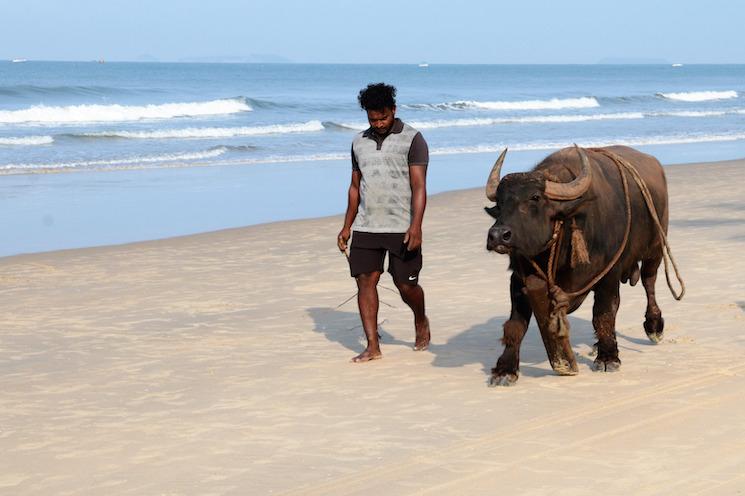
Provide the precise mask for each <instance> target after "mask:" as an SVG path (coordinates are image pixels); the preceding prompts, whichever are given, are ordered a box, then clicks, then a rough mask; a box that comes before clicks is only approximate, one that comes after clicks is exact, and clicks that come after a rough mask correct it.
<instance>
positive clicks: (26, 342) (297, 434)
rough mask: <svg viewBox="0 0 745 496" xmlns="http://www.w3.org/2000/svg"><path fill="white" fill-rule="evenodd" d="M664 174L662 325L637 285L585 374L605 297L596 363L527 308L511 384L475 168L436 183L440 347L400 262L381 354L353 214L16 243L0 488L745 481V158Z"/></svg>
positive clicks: (587, 490)
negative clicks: (616, 352)
mask: <svg viewBox="0 0 745 496" xmlns="http://www.w3.org/2000/svg"><path fill="white" fill-rule="evenodd" d="M666 173H667V177H668V182H669V190H670V211H671V215H670V217H671V221H670V242H671V245H672V252H673V255H674V256H675V258H676V260H677V262H678V264H679V266H680V269H681V273H682V276H683V278H684V280H685V282H686V286H687V294H686V297H685V298H684V300H683V301H682V302H676V301H674V300H673V298H672V297H671V295H670V292H669V291H668V290H667V287H666V284H665V281H664V275H663V274H662V272H661V273H660V277H659V278H658V282H657V294H658V298H659V302H660V306H661V308H662V312H663V316H664V318H665V320H666V329H665V338H664V340H663V342H662V343H660V344H659V345H653V344H651V343H650V342H649V341H648V340H647V338H646V336H645V334H644V331H643V329H642V321H643V318H644V305H645V297H644V291H643V289H642V287H641V285H638V286H636V287H629V286H623V287H622V293H621V308H620V311H619V314H618V322H617V332H618V341H619V349H620V358H621V360H622V361H623V366H622V368H621V371H620V372H618V373H614V374H604V373H593V372H592V371H591V370H590V364H591V363H592V360H593V358H592V357H591V356H590V352H591V348H592V344H593V343H594V341H595V340H594V337H593V332H592V324H591V309H592V305H591V301H589V299H588V301H587V302H585V304H584V305H583V306H582V307H581V308H580V309H579V310H578V311H577V312H575V313H574V314H572V315H571V316H570V323H571V327H572V329H571V332H572V337H571V340H572V344H573V348H574V351H575V353H576V354H577V358H578V361H579V365H580V373H579V375H577V376H575V377H559V376H556V375H554V373H553V372H552V370H551V368H550V365H549V364H548V361H547V359H546V354H545V351H544V349H543V345H542V342H541V339H540V336H539V334H538V331H537V329H536V327H535V324H534V323H531V327H530V329H529V331H528V334H527V336H526V339H525V341H524V343H523V347H522V355H521V358H522V364H521V377H520V379H519V381H518V384H517V385H516V386H515V387H513V388H488V387H487V378H488V373H489V370H490V368H491V367H492V366H493V365H494V363H495V361H496V359H497V357H498V355H499V354H500V353H501V350H502V346H501V344H499V341H498V340H499V338H500V337H501V333H502V330H501V327H502V323H503V321H504V320H505V318H506V316H507V314H508V313H509V309H510V302H509V295H508V272H507V258H506V257H503V256H499V255H496V254H494V253H488V252H487V251H486V250H485V237H486V231H487V229H488V227H489V226H490V224H491V220H490V218H489V217H488V216H487V215H486V214H485V213H484V212H483V209H482V207H483V206H484V205H486V204H487V200H486V198H485V197H484V195H483V191H482V190H481V189H476V190H465V191H457V192H450V193H444V194H440V195H436V196H433V197H431V198H430V200H429V204H428V209H427V214H426V218H425V227H424V235H425V239H424V259H425V268H424V271H423V272H422V276H421V282H422V286H423V287H424V289H425V291H426V295H427V305H428V314H429V317H430V320H431V325H432V345H431V347H430V350H429V351H427V352H423V353H414V352H412V350H411V346H412V344H413V338H414V333H413V321H412V317H411V315H410V312H409V310H408V308H406V307H405V305H404V304H403V303H402V302H401V301H400V300H399V298H398V295H397V294H395V293H394V292H392V291H390V289H391V288H393V287H394V286H393V284H392V281H391V280H390V276H388V275H384V276H383V278H382V280H381V283H382V285H383V286H384V288H381V289H380V295H381V298H382V301H383V304H382V305H381V310H380V321H381V322H382V324H381V334H382V337H383V344H382V351H383V355H384V359H383V360H379V361H376V362H372V363H367V364H351V363H349V359H350V358H351V357H352V356H354V355H356V354H357V353H359V352H360V351H361V350H362V349H363V348H364V345H363V339H362V336H363V334H362V330H361V327H360V323H359V317H358V314H357V309H356V303H355V301H354V300H352V301H349V302H347V303H346V304H344V305H341V306H340V307H339V305H340V304H341V303H342V302H344V301H345V300H347V299H348V298H349V297H350V296H352V295H353V294H354V293H355V291H356V287H355V284H354V281H353V280H352V279H351V278H350V277H349V275H348V268H347V263H346V261H345V259H344V257H343V256H342V255H341V254H340V253H339V252H338V250H337V249H336V247H335V237H336V234H337V232H338V230H339V228H340V227H341V216H335V217H328V218H321V219H313V220H302V221H292V222H283V223H275V224H267V225H261V226H254V227H247V228H240V229H231V230H225V231H219V232H213V233H206V234H200V235H194V236H188V237H182V238H173V239H167V240H161V241H151V242H144V243H137V244H130V245H122V246H112V247H103V248H89V249H80V250H70V251H60V252H50V253H42V254H34V255H23V256H14V257H6V258H2V259H0V323H1V327H0V494H8V495H27V494H32V495H49V494H54V495H68V494H70V495H73V494H74V495H78V494H117V495H118V494H132V495H149V494H163V495H181V494H184V495H186V494H189V495H190V494H194V495H213V494H214V495H217V494H235V495H243V494H247V495H259V494H297V495H334V494H339V495H341V494H344V495H349V494H387V495H397V494H437V495H451V494H500V493H501V494H507V495H516V494H528V495H533V494H552V495H554V496H558V495H573V496H576V495H584V494H588V495H589V494H593V495H594V494H598V493H600V494H622V493H630V494H635V495H659V494H687V495H692V494H706V495H714V494H716V495H732V494H741V493H745V414H744V413H743V409H745V264H744V263H743V262H742V260H741V256H742V254H743V252H745V197H744V196H743V194H742V185H743V184H745V160H736V161H728V162H717V163H706V164H694V165H679V166H678V165H676V166H668V167H666ZM340 194H343V192H342V193H340ZM6 235H7V233H6Z"/></svg>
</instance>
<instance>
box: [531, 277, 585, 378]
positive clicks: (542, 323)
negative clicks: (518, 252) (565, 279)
mask: <svg viewBox="0 0 745 496" xmlns="http://www.w3.org/2000/svg"><path fill="white" fill-rule="evenodd" d="M525 288H526V293H527V295H528V300H529V301H530V306H531V308H532V309H533V312H534V313H535V320H536V322H537V323H538V329H539V330H540V331H541V339H543V346H544V347H545V348H546V355H548V361H549V363H551V368H552V369H554V372H556V373H557V374H559V375H576V374H577V372H578V368H577V359H576V358H575V356H574V351H573V350H572V345H571V343H570V341H569V332H568V331H569V329H564V330H562V329H560V324H559V322H556V321H554V320H553V318H552V317H551V306H552V303H551V299H550V298H549V291H548V285H547V283H546V281H544V280H543V279H541V278H540V277H538V276H534V275H531V276H528V277H527V278H526V279H525Z"/></svg>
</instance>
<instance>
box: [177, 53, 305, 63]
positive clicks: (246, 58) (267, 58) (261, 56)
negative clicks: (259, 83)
mask: <svg viewBox="0 0 745 496" xmlns="http://www.w3.org/2000/svg"><path fill="white" fill-rule="evenodd" d="M178 61H179V62H196V63H221V64H231V63H232V64H252V63H253V64H255V63H264V64H266V63H270V64H289V63H291V62H292V60H290V59H288V58H286V57H282V56H281V55H275V54H273V53H252V54H249V55H212V56H206V57H185V58H181V59H179V60H178Z"/></svg>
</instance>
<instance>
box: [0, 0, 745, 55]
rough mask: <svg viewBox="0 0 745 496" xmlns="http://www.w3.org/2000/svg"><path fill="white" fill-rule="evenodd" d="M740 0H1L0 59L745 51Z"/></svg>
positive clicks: (744, 18) (744, 8)
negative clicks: (612, 0) (507, 0)
mask: <svg viewBox="0 0 745 496" xmlns="http://www.w3.org/2000/svg"><path fill="white" fill-rule="evenodd" d="M744 21H745V2H741V1H738V0H728V1H725V0H708V1H706V2H703V1H696V2H694V1H687V0H678V1H667V0H665V1H657V2H655V1H654V0H624V1H616V2H610V1H605V2H603V1H602V0H595V1H589V0H563V1H562V0H554V1H550V0H536V1H531V0H512V1H509V2H506V1H500V0H493V1H486V0H447V1H446V0H427V1H425V0H412V1H407V0H398V1H388V0H383V1H381V0H378V1H360V0H357V1H354V0H346V1H342V0H305V1H299V0H298V1H295V0H244V1H238V0H212V1H205V0H147V1H145V0H128V1H124V0H95V1H93V0H67V1H66V0H0V59H9V58H28V59H43V60H92V59H99V58H103V59H106V60H108V61H114V60H141V59H143V58H144V57H153V58H154V59H157V60H162V61H172V60H181V59H185V58H203V57H249V56H252V55H253V54H270V55H273V56H277V57H281V58H284V59H287V60H289V61H292V62H332V63H334V62H355V63H417V62H423V61H427V62H430V63H595V62H598V61H601V60H603V59H606V58H616V59H657V60H664V61H667V62H683V63H745V28H743V27H742V24H743V22H744Z"/></svg>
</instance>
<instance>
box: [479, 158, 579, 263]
mask: <svg viewBox="0 0 745 496" xmlns="http://www.w3.org/2000/svg"><path fill="white" fill-rule="evenodd" d="M575 148H576V150H577V153H578V154H579V158H580V161H581V165H582V168H581V172H580V174H579V175H578V176H577V177H576V178H575V179H574V180H572V181H571V182H569V183H559V182H555V181H550V180H548V179H546V177H545V176H544V175H543V173H542V172H540V171H533V172H526V173H515V174H508V175H506V176H505V177H504V178H501V179H500V170H501V169H502V163H503V162H504V157H505V155H506V154H507V149H506V148H505V150H504V151H503V152H502V153H501V154H500V155H499V158H498V159H497V161H496V163H495V164H494V167H493V168H492V171H491V174H489V179H488V181H487V183H486V197H487V198H489V200H491V201H495V202H496V205H495V206H493V207H487V208H486V211H487V212H488V213H489V215H491V216H492V217H494V219H495V220H496V222H495V223H494V225H493V226H492V227H491V229H489V235H488V237H487V241H486V249H487V250H490V251H496V252H497V253H513V252H514V253H519V254H520V255H522V256H525V257H528V258H532V257H535V256H536V255H538V254H539V253H541V252H542V251H543V250H545V249H546V246H547V244H548V242H549V241H550V239H551V235H552V234H553V221H554V219H557V218H560V217H562V216H564V215H567V214H568V213H570V212H571V211H573V210H574V209H576V208H577V207H578V206H579V205H580V204H581V203H582V201H583V198H582V196H583V195H584V194H585V193H586V192H587V190H588V188H589V187H590V183H591V181H592V171H591V169H590V164H589V161H588V159H587V156H586V155H585V153H584V152H583V151H582V149H581V148H579V147H577V146H576V145H575Z"/></svg>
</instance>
